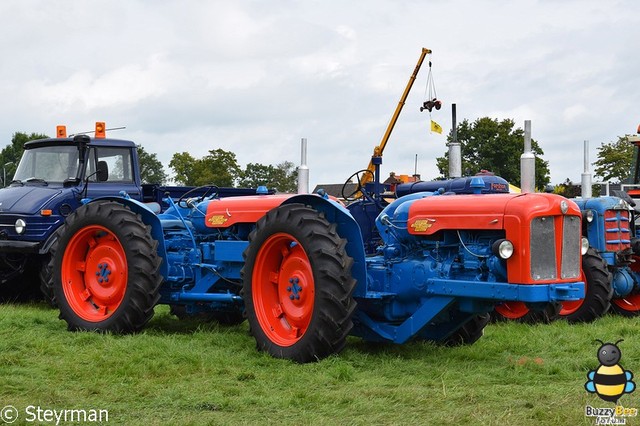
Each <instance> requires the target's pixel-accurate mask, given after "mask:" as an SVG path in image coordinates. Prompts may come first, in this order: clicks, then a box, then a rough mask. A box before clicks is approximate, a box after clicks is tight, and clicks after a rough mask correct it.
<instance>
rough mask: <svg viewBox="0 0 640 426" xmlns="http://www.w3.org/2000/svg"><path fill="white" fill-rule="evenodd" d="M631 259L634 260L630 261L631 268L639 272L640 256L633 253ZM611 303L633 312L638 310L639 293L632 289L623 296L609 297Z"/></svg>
mask: <svg viewBox="0 0 640 426" xmlns="http://www.w3.org/2000/svg"><path fill="white" fill-rule="evenodd" d="M633 260H635V262H632V263H631V265H630V267H631V270H632V271H633V272H636V273H638V272H640V256H635V255H634V256H633ZM611 303H613V304H615V305H616V307H618V308H619V309H621V310H623V311H627V312H631V313H634V314H635V313H636V312H639V311H640V294H636V293H635V290H634V291H633V292H632V293H631V294H627V295H626V296H625V297H622V298H618V299H616V298H614V299H611Z"/></svg>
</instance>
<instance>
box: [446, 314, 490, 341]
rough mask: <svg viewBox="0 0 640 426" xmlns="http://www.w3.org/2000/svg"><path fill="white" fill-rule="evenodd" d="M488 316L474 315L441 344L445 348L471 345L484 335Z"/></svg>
mask: <svg viewBox="0 0 640 426" xmlns="http://www.w3.org/2000/svg"><path fill="white" fill-rule="evenodd" d="M490 319H491V318H490V315H489V314H482V315H475V316H473V317H472V318H471V319H470V320H469V321H467V322H466V323H464V325H462V327H460V328H459V329H457V330H456V331H454V332H453V334H452V335H451V336H449V337H447V338H446V340H445V341H444V342H443V345H445V346H461V345H472V344H474V343H475V342H477V341H478V339H479V338H481V337H482V336H483V335H484V328H485V327H486V326H487V324H489V320H490Z"/></svg>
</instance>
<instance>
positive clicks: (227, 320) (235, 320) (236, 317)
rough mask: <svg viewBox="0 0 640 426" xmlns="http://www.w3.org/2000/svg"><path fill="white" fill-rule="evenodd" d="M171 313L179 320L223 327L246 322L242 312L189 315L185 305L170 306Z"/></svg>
mask: <svg viewBox="0 0 640 426" xmlns="http://www.w3.org/2000/svg"><path fill="white" fill-rule="evenodd" d="M169 313H170V314H171V315H175V316H176V317H177V318H178V319H179V320H181V321H183V320H195V321H201V322H217V323H219V324H221V325H238V324H242V323H243V322H244V320H245V318H244V315H243V314H242V311H240V310H238V311H215V312H199V313H197V314H189V313H187V309H186V307H185V306H184V305H170V307H169Z"/></svg>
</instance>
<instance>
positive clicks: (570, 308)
mask: <svg viewBox="0 0 640 426" xmlns="http://www.w3.org/2000/svg"><path fill="white" fill-rule="evenodd" d="M582 280H583V281H584V285H585V297H584V299H580V300H576V301H572V302H563V303H562V309H561V310H560V316H561V317H563V318H566V319H567V321H569V322H572V323H575V322H591V321H593V320H595V319H597V318H600V317H601V316H603V315H604V314H606V313H607V311H608V310H609V307H610V306H611V298H612V297H613V287H612V286H611V273H610V272H609V270H608V269H607V263H606V262H605V261H604V259H602V257H600V255H599V254H598V253H597V252H596V251H595V250H594V249H592V248H590V249H589V250H587V253H586V254H585V255H584V256H582Z"/></svg>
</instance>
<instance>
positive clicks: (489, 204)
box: [407, 193, 580, 235]
mask: <svg viewBox="0 0 640 426" xmlns="http://www.w3.org/2000/svg"><path fill="white" fill-rule="evenodd" d="M563 200H565V201H566V202H567V203H568V205H569V210H568V211H567V214H574V215H580V211H579V209H578V207H577V205H576V204H575V203H574V202H572V201H570V200H566V199H565V198H563V197H560V196H558V195H554V194H544V193H530V194H479V195H443V196H434V197H425V198H422V199H420V200H416V201H415V202H414V203H413V204H412V205H411V207H409V218H408V221H407V227H408V232H409V233H410V234H414V235H431V234H434V233H436V232H438V231H440V230H442V229H504V225H505V224H504V218H505V216H516V217H519V218H521V219H525V220H526V218H530V217H532V216H538V215H540V214H553V215H558V214H561V212H560V203H561V202H562V201H563Z"/></svg>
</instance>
